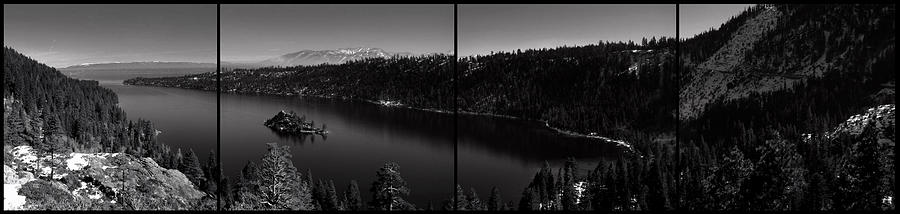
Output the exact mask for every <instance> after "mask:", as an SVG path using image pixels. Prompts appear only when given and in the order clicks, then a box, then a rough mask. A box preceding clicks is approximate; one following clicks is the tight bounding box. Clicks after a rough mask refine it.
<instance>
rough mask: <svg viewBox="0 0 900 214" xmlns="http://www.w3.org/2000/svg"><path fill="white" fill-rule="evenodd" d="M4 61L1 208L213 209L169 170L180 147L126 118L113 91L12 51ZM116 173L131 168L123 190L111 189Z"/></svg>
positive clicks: (178, 158)
mask: <svg viewBox="0 0 900 214" xmlns="http://www.w3.org/2000/svg"><path fill="white" fill-rule="evenodd" d="M3 59H4V60H3V62H4V67H3V77H4V91H3V92H4V93H3V95H4V97H3V104H4V111H3V125H4V128H3V132H4V133H3V134H4V135H3V137H4V138H3V143H4V187H7V188H4V194H5V197H4V198H8V199H9V200H8V201H7V200H4V208H9V209H40V210H44V209H51V210H71V209H196V208H204V209H209V208H210V207H209V206H208V202H209V201H210V200H206V199H204V200H198V199H199V198H200V197H201V196H202V195H200V196H198V194H197V193H198V192H199V190H197V188H196V187H194V184H192V183H191V182H189V181H188V182H184V181H186V179H184V176H185V175H183V174H180V173H178V172H177V171H175V170H172V169H175V168H179V165H180V163H181V156H182V155H181V153H180V150H173V149H171V148H169V147H168V146H166V145H164V144H161V143H158V142H157V141H156V134H157V133H156V130H155V129H154V128H153V125H152V123H150V122H149V121H146V120H138V121H130V120H128V119H127V118H126V117H125V112H124V111H122V110H121V109H120V108H119V107H118V106H117V102H118V97H117V96H116V94H115V93H113V92H112V91H111V90H109V89H106V88H103V87H100V86H99V85H98V82H96V81H83V80H77V79H72V78H69V77H66V76H64V75H63V74H62V73H60V72H59V71H58V70H57V69H55V68H52V67H49V66H46V65H44V64H41V63H39V62H37V61H35V60H32V59H30V58H28V57H26V56H24V55H22V54H19V53H18V52H16V51H15V50H12V49H10V48H5V49H4V55H3ZM154 160H155V161H154ZM157 163H158V164H157ZM115 168H119V169H123V170H124V169H127V170H124V171H120V173H122V174H124V176H121V177H120V178H124V179H122V180H120V181H118V185H119V186H120V190H121V191H118V190H110V189H109V188H112V187H111V185H114V184H117V181H116V180H115V179H116V178H113V177H114V173H113V171H110V169H115ZM197 171H200V169H197ZM29 174H30V175H29ZM200 174H201V175H200V176H202V173H200ZM189 176H190V174H189ZM196 177H197V176H196V175H195V176H192V177H191V178H196ZM110 179H112V180H110ZM81 182H84V183H88V184H91V185H92V186H86V184H85V185H82V183H81ZM89 187H90V188H89ZM17 188H18V189H17ZM79 188H81V190H78V191H75V190H77V189H79ZM97 189H99V191H101V192H103V195H104V196H100V195H98V193H97ZM88 190H90V191H88ZM73 191H75V192H74V193H73ZM116 191H118V192H116ZM7 196H8V197H7ZM85 198H86V199H85ZM82 199H84V200H82ZM88 199H90V200H88ZM85 200H86V201H85ZM7 202H8V203H7Z"/></svg>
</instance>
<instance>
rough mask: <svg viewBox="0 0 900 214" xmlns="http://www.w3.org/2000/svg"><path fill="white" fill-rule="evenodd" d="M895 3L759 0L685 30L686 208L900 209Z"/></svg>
mask: <svg viewBox="0 0 900 214" xmlns="http://www.w3.org/2000/svg"><path fill="white" fill-rule="evenodd" d="M894 13H895V8H894V6H893V5H758V6H754V7H752V8H750V9H749V10H747V11H745V12H743V13H742V14H740V15H738V16H736V17H734V18H732V19H731V20H728V21H727V22H725V24H723V25H722V27H721V28H719V29H716V30H712V31H709V32H706V33H703V34H700V35H698V36H696V37H693V38H690V39H687V40H685V41H684V42H683V44H684V46H683V48H682V50H684V52H683V55H682V59H683V61H682V62H681V66H682V68H683V69H682V71H683V72H685V73H684V74H683V75H682V78H683V79H682V80H681V82H682V83H683V86H682V87H681V92H680V100H681V105H680V106H681V107H680V112H681V117H680V118H681V120H680V121H681V124H682V125H681V130H679V136H678V137H679V139H680V141H681V142H682V144H681V145H682V146H681V148H682V150H681V152H682V153H681V157H682V158H681V163H680V165H681V166H680V167H679V168H681V169H684V170H683V174H682V176H681V177H680V178H679V180H680V181H681V183H680V186H679V189H682V190H684V191H682V193H683V194H682V195H680V196H679V202H680V204H681V207H683V208H686V209H710V210H879V209H893V208H894V203H893V196H894V195H893V189H894V188H895V187H894V183H893V180H894V172H893V168H894V163H893V155H894V154H893V151H894V139H893V134H889V135H884V134H878V133H895V129H894V127H893V119H890V121H891V122H889V123H886V122H878V121H880V120H881V119H882V118H893V114H894V105H893V104H894V102H895V101H894V85H895V78H896V77H895V75H894V74H895V72H896V68H895V67H894V57H895V55H894V35H895V34H894V30H895V27H894V26H895V22H894V16H895V15H894ZM872 109H880V111H876V112H877V116H871V117H866V116H863V115H865V114H867V113H866V112H872ZM854 115H858V116H854ZM859 118H864V119H859ZM851 121H855V122H851ZM870 122H872V123H873V124H880V125H869V123H870ZM841 124H844V125H841ZM885 124H886V125H885ZM847 129H851V130H860V131H858V132H859V133H862V134H853V135H849V134H835V133H843V132H845V130H847Z"/></svg>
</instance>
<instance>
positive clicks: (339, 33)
mask: <svg viewBox="0 0 900 214" xmlns="http://www.w3.org/2000/svg"><path fill="white" fill-rule="evenodd" d="M221 13H222V14H221V15H222V20H221V21H222V23H221V24H222V29H221V30H222V34H221V36H222V60H223V61H253V60H262V59H266V58H270V57H275V56H279V55H283V54H286V53H291V52H297V51H301V50H331V49H338V48H349V47H375V48H382V49H384V50H386V51H391V52H412V53H417V54H421V53H434V52H442V53H446V52H449V51H452V50H453V5H451V4H446V5H227V4H223V5H222V10H221Z"/></svg>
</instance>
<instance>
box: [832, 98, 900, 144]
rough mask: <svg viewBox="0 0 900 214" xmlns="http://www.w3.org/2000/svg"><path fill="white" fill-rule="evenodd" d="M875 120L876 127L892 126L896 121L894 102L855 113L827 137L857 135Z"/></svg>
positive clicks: (879, 128)
mask: <svg viewBox="0 0 900 214" xmlns="http://www.w3.org/2000/svg"><path fill="white" fill-rule="evenodd" d="M871 121H874V125H875V128H876V129H878V130H882V129H883V128H885V127H887V126H892V125H893V122H894V104H886V105H880V106H877V107H874V108H870V109H868V110H866V112H865V113H862V114H857V115H853V116H851V117H850V119H847V121H845V122H843V123H841V124H840V125H838V126H837V128H835V129H834V131H832V132H830V133H827V134H826V135H825V137H826V138H829V139H831V138H835V137H837V136H838V135H839V134H848V135H850V136H857V135H859V134H861V133H862V131H863V129H865V128H866V127H867V126H868V125H869V122H871Z"/></svg>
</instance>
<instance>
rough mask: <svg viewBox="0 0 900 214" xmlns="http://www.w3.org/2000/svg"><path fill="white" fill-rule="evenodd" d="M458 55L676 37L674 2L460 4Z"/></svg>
mask: <svg viewBox="0 0 900 214" xmlns="http://www.w3.org/2000/svg"><path fill="white" fill-rule="evenodd" d="M458 16H459V55H460V56H467V55H472V54H489V53H490V52H491V51H500V50H502V51H512V50H515V49H519V48H521V49H527V48H544V47H547V48H552V47H556V46H561V45H569V46H572V45H586V44H595V43H597V42H598V41H599V40H604V41H628V40H634V41H637V42H640V41H641V38H642V37H647V38H649V37H651V36H657V37H659V36H667V37H675V5H674V4H667V5H464V4H461V5H459V14H458Z"/></svg>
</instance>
